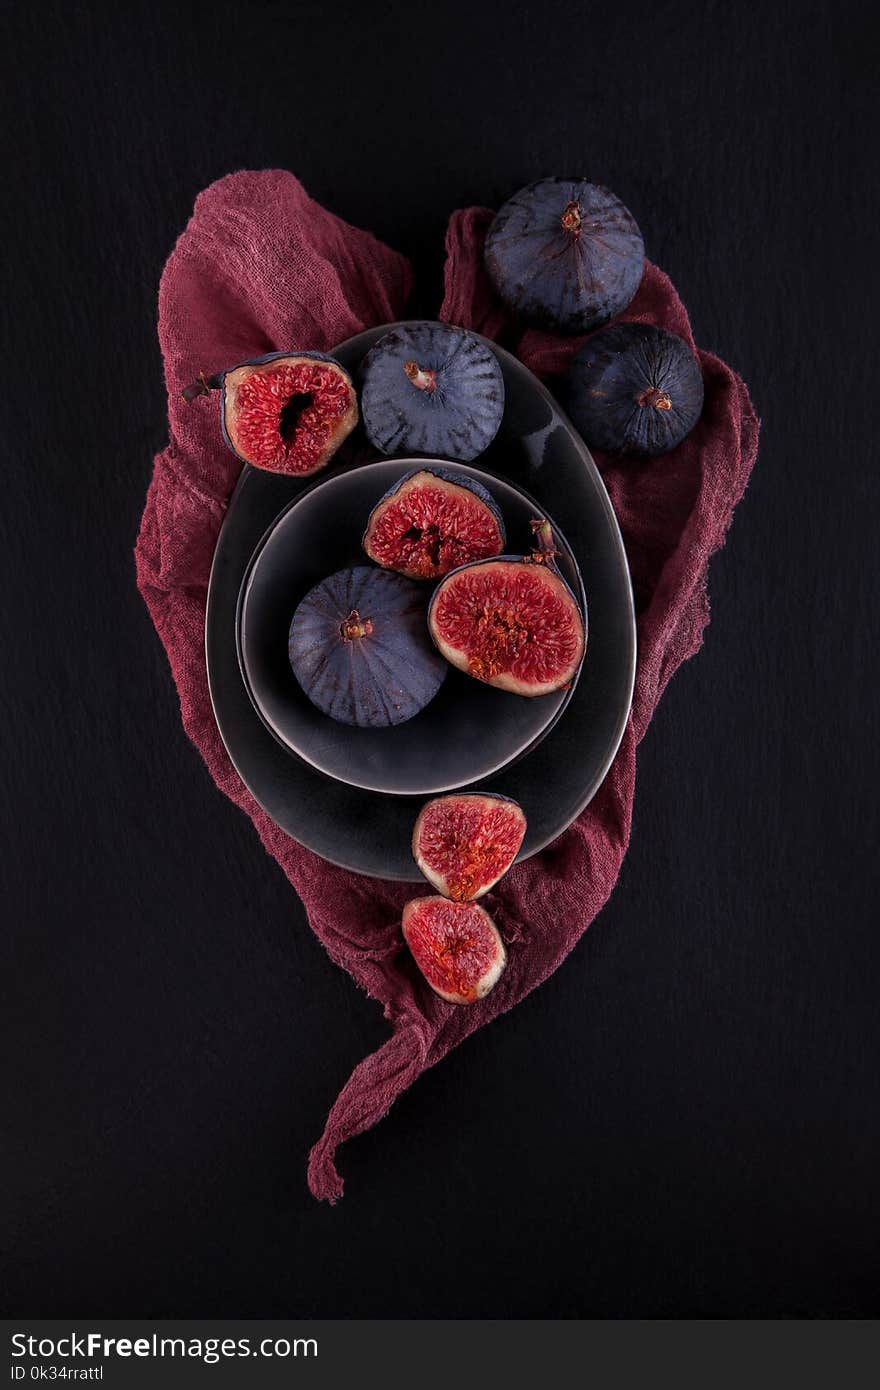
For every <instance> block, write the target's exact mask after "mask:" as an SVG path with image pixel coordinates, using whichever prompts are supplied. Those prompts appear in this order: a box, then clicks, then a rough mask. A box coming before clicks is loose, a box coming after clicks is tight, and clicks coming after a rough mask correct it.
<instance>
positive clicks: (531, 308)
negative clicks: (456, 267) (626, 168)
mask: <svg viewBox="0 0 880 1390" xmlns="http://www.w3.org/2000/svg"><path fill="white" fill-rule="evenodd" d="M484 259H485V264H486V270H487V271H488V274H489V278H490V280H491V281H492V284H493V285H494V287H495V289H496V290H497V292H498V294H499V296H500V297H501V299H502V300H503V301H504V303H505V305H506V306H507V307H508V309H510V310H511V311H512V312H513V313H514V314H516V315H517V317H518V318H520V319H521V320H522V321H523V322H524V323H527V324H531V325H534V326H535V327H537V328H548V329H551V330H554V331H556V332H559V333H571V334H576V333H588V332H589V331H590V330H591V329H592V328H598V327H599V326H600V324H603V323H607V322H608V320H609V319H610V318H613V317H614V316H615V315H616V314H619V313H622V312H623V310H624V309H626V308H627V307H628V305H629V304H631V303H632V300H633V299H634V297H635V294H636V291H637V289H638V288H639V285H640V283H641V279H642V274H643V271H644V265H645V245H644V242H643V240H642V234H641V232H640V231H639V228H638V226H637V224H636V221H635V218H634V217H633V215H632V213H631V212H630V211H629V209H628V208H626V207H625V206H624V204H623V203H622V202H621V201H620V199H619V198H618V197H617V196H616V195H615V194H614V193H612V192H611V191H610V190H609V189H607V188H603V187H602V186H601V185H600V184H594V183H589V182H588V181H587V180H586V179H563V178H545V179H539V180H538V181H537V182H536V183H532V184H529V185H528V187H526V188H521V189H520V190H519V192H518V193H515V194H514V195H513V197H512V198H510V199H509V200H508V201H507V202H506V203H505V204H504V206H503V207H502V208H501V209H500V210H499V212H498V213H497V215H496V217H495V220H494V221H493V223H492V225H491V226H490V228H489V232H488V235H487V237H486V246H485V252H484Z"/></svg>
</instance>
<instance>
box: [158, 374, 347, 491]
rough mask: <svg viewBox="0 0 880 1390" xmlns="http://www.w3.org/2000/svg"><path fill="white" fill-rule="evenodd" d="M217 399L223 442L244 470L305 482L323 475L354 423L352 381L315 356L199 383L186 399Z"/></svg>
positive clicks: (186, 393) (190, 387)
mask: <svg viewBox="0 0 880 1390" xmlns="http://www.w3.org/2000/svg"><path fill="white" fill-rule="evenodd" d="M212 390H219V392H220V418H221V424H222V428H223V437H224V439H225V440H226V443H227V444H228V445H229V447H230V449H231V450H232V452H233V453H234V454H235V455H236V456H237V457H238V458H240V459H241V460H242V461H243V462H244V463H249V464H251V466H252V467H254V468H263V469H266V470H267V471H268V472H270V473H287V474H291V475H293V476H295V477H301V478H304V477H307V476H308V475H309V474H310V473H317V472H318V470H319V469H321V468H324V467H325V466H326V465H327V464H328V463H329V461H330V459H331V458H332V457H333V455H334V454H335V453H336V450H337V449H338V448H339V446H340V444H342V443H343V441H344V440H345V439H347V438H348V436H349V434H351V431H352V430H353V429H354V427H355V425H356V424H357V420H358V407H357V396H356V395H355V390H354V386H353V385H352V382H351V377H350V376H349V375H348V372H347V371H346V370H345V368H344V367H341V366H340V365H339V363H338V362H335V361H334V360H333V359H332V358H331V357H327V356H325V355H324V354H323V353H318V352H299V353H284V352H272V353H269V354H268V355H267V356H266V357H258V358H254V360H253V361H251V362H242V363H241V365H240V366H238V367H230V368H229V370H228V371H225V372H220V373H219V374H218V375H217V376H215V377H211V378H207V377H201V378H200V379H199V380H198V381H197V382H194V383H193V385H192V386H188V387H187V388H186V390H185V391H184V392H183V396H184V399H185V400H188V401H192V400H194V399H195V398H196V397H197V396H200V395H207V394H208V393H209V392H210V391H212Z"/></svg>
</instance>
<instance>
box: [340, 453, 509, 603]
mask: <svg viewBox="0 0 880 1390" xmlns="http://www.w3.org/2000/svg"><path fill="white" fill-rule="evenodd" d="M504 541H505V535H504V522H503V520H502V517H501V513H500V511H499V510H498V507H497V506H496V504H495V500H494V498H493V497H492V495H491V493H489V492H488V491H487V490H486V488H484V487H483V485H482V483H480V482H478V481H477V479H476V478H465V477H462V476H456V475H455V474H453V473H450V472H448V471H446V470H444V469H442V468H433V467H432V468H419V469H417V470H415V471H414V472H412V473H407V475H406V477H404V478H401V480H400V482H398V483H395V484H394V486H393V487H392V488H389V490H388V491H387V492H386V493H385V495H384V497H381V498H380V499H379V501H378V502H377V504H376V506H375V507H374V508H373V510H372V512H371V513H370V519H369V521H368V522H367V529H366V532H365V533H364V539H363V546H364V550H365V551H366V552H367V554H368V555H369V557H370V559H371V560H375V561H376V564H377V565H383V566H384V567H385V568H386V569H392V570H397V571H398V573H399V574H405V575H407V576H408V577H409V578H410V579H440V578H442V576H443V575H444V574H448V573H449V572H450V570H454V569H457V568H458V567H459V566H460V565H466V564H468V563H469V561H471V560H483V559H486V558H488V557H489V556H490V555H500V554H501V551H502V550H503V549H504Z"/></svg>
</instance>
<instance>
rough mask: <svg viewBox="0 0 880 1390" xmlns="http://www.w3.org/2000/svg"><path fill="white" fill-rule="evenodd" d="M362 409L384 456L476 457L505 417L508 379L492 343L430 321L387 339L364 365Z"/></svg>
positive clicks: (367, 427) (466, 459)
mask: <svg viewBox="0 0 880 1390" xmlns="http://www.w3.org/2000/svg"><path fill="white" fill-rule="evenodd" d="M361 381H362V387H361V414H362V416H363V422H364V429H365V430H366V432H367V436H368V438H369V440H370V442H371V443H372V444H373V445H375V447H376V448H377V449H379V450H381V452H382V453H384V454H398V455H399V454H426V455H428V456H431V455H433V456H434V457H437V458H448V459H460V460H461V461H462V462H463V463H467V462H469V461H470V460H471V459H474V458H476V457H477V455H478V454H481V453H483V451H484V450H485V449H488V447H489V445H490V444H491V443H492V440H493V439H494V438H495V435H496V434H497V433H498V429H499V426H500V425H501V420H502V416H503V414H504V378H503V376H502V372H501V367H500V365H499V362H498V359H497V357H496V356H495V354H494V353H493V352H492V350H491V348H489V347H488V346H487V345H486V343H484V342H483V341H482V340H481V339H480V338H478V337H477V336H476V335H475V334H474V333H470V332H468V331H467V329H464V328H457V327H454V326H453V325H451V324H446V323H434V322H429V321H424V322H416V323H409V324H403V325H401V327H400V328H394V329H392V330H391V331H390V332H388V333H386V334H385V336H384V337H383V338H380V339H379V341H378V342H377V343H375V344H374V345H373V347H372V348H370V350H369V352H368V353H367V355H366V357H365V358H364V360H363V363H362V365H361Z"/></svg>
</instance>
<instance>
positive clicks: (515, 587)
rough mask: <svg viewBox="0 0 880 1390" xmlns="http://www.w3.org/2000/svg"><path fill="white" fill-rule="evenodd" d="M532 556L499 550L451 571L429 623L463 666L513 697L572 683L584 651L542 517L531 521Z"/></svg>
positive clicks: (581, 627) (581, 626) (574, 605)
mask: <svg viewBox="0 0 880 1390" xmlns="http://www.w3.org/2000/svg"><path fill="white" fill-rule="evenodd" d="M532 525H533V528H534V530H535V533H536V535H537V536H538V542H539V548H538V550H536V552H535V553H534V554H533V555H501V556H499V558H498V559H495V560H481V561H478V562H477V563H476V564H472V565H464V566H463V567H462V568H461V569H457V570H453V571H452V573H451V574H448V575H447V576H446V578H445V579H443V580H441V582H440V583H439V584H438V585H437V588H436V589H435V591H434V595H433V598H432V599H431V606H430V608H429V610H428V626H429V627H430V630H431V636H432V637H433V639H434V641H435V643H436V644H437V647H438V649H439V651H441V652H442V654H443V655H444V656H445V657H446V660H447V661H448V662H450V663H451V664H452V665H453V666H457V667H458V669H459V670H460V671H466V672H467V674H468V675H470V676H473V677H474V678H475V679H476V680H481V681H485V682H486V683H487V684H488V685H494V686H497V687H498V689H499V690H509V691H511V692H512V693H513V694H515V695H527V696H530V697H531V696H536V695H549V694H550V693H551V692H552V691H554V690H562V689H564V688H565V687H566V686H568V685H570V684H571V682H572V681H573V680H574V678H575V676H576V675H577V673H578V671H579V670H580V666H581V662H582V661H583V658H584V651H585V650H586V641H587V635H586V624H585V622H584V618H583V615H582V613H581V610H580V607H579V606H578V602H577V599H576V598H575V596H574V594H573V593H572V592H571V589H569V587H568V585H567V584H566V582H565V580H564V579H563V578H562V576H561V574H560V573H559V571H558V570H557V569H556V566H555V564H554V562H553V556H554V554H555V551H554V549H553V544H552V535H551V532H550V528H549V526H548V524H547V523H546V522H545V521H536V522H533V523H532Z"/></svg>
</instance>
